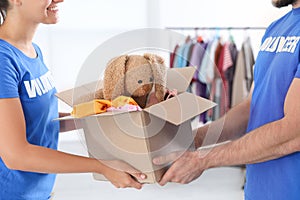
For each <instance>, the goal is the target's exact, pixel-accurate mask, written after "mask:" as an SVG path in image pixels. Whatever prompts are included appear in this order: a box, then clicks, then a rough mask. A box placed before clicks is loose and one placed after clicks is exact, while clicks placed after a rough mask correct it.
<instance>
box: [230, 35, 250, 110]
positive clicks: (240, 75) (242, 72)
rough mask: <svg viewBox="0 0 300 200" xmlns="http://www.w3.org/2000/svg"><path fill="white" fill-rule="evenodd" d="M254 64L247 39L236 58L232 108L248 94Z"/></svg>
mask: <svg viewBox="0 0 300 200" xmlns="http://www.w3.org/2000/svg"><path fill="white" fill-rule="evenodd" d="M254 62H255V61H254V56H253V51H252V47H251V43H250V39H249V38H248V39H246V40H245V41H244V42H243V44H242V47H241V50H240V51H239V53H238V56H237V61H236V69H235V73H234V79H233V86H232V103H231V106H232V107H233V106H235V105H237V104H239V103H241V102H242V101H243V100H244V99H245V98H246V97H247V96H248V94H249V92H250V88H251V84H252V81H253V66H254Z"/></svg>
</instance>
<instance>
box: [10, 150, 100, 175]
mask: <svg viewBox="0 0 300 200" xmlns="http://www.w3.org/2000/svg"><path fill="white" fill-rule="evenodd" d="M12 157H13V159H14V160H12V161H11V162H10V165H11V166H10V167H11V168H14V169H16V170H22V171H31V172H40V173H84V172H97V173H102V169H103V167H104V166H103V164H102V163H101V162H99V161H98V160H96V159H92V158H87V157H82V156H77V155H72V154H67V153H64V152H60V151H56V150H52V149H48V148H44V147H40V146H34V145H30V144H29V145H27V146H26V147H25V148H24V149H23V152H22V153H20V152H19V155H14V156H12Z"/></svg>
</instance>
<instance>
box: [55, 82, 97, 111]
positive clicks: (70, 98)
mask: <svg viewBox="0 0 300 200" xmlns="http://www.w3.org/2000/svg"><path fill="white" fill-rule="evenodd" d="M101 88H103V84H102V81H95V82H92V83H89V84H85V85H82V86H79V87H76V88H73V89H69V90H65V91H63V92H60V93H57V94H56V96H57V97H58V98H59V99H60V100H62V101H63V102H65V103H66V104H68V105H69V106H71V107H72V106H73V105H76V104H79V103H84V102H88V101H91V100H93V99H94V94H95V91H97V90H99V89H101ZM83 97H84V98H83Z"/></svg>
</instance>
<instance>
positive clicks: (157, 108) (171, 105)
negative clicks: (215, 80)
mask: <svg viewBox="0 0 300 200" xmlns="http://www.w3.org/2000/svg"><path fill="white" fill-rule="evenodd" d="M216 105H217V104H215V103H214V102H212V101H209V100H207V99H205V98H202V97H199V96H196V95H194V94H191V93H188V92H184V93H182V94H179V95H177V96H175V97H173V98H171V99H168V100H166V101H164V102H161V103H159V104H155V105H153V106H151V107H149V108H146V109H144V111H146V112H148V113H150V114H152V115H154V116H156V117H159V118H161V119H164V120H166V121H168V122H170V123H172V124H175V125H179V124H181V123H183V122H185V121H186V120H188V119H191V118H193V117H195V116H197V115H199V114H201V113H203V112H204V111H206V110H208V109H210V108H212V107H214V106H216Z"/></svg>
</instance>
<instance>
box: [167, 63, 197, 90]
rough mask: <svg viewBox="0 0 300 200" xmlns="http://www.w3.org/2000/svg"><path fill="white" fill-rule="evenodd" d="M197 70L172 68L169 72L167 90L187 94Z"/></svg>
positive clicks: (192, 68)
mask: <svg viewBox="0 0 300 200" xmlns="http://www.w3.org/2000/svg"><path fill="white" fill-rule="evenodd" d="M195 71H196V69H195V68H194V67H183V68H172V69H169V70H168V71H167V88H168V89H170V90H172V89H176V90H177V92H178V93H182V92H185V91H186V90H187V88H188V87H189V85H190V83H191V81H192V79H193V76H194V73H195Z"/></svg>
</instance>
